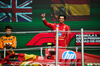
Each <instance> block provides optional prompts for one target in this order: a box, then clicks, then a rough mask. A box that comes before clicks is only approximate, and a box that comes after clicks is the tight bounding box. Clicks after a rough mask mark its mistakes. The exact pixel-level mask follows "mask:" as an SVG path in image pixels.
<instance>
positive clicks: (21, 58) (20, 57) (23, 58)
mask: <svg viewBox="0 0 100 66" xmlns="http://www.w3.org/2000/svg"><path fill="white" fill-rule="evenodd" d="M36 57H37V56H36V55H34V54H22V53H19V54H18V60H19V61H26V60H29V59H32V60H35V59H36Z"/></svg>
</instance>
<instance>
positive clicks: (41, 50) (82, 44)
mask: <svg viewBox="0 0 100 66" xmlns="http://www.w3.org/2000/svg"><path fill="white" fill-rule="evenodd" d="M43 32H56V47H55V46H54V47H36V48H24V49H13V50H14V51H20V50H21V51H22V50H37V49H40V55H41V56H43V49H44V48H56V62H55V63H56V66H58V48H75V49H76V52H78V50H79V49H81V52H82V66H84V50H90V49H84V48H100V47H99V46H98V47H92V46H88V47H87V46H85V47H84V40H83V35H84V33H83V32H89V31H88V30H87V31H83V28H82V29H81V47H79V46H76V47H58V44H59V43H58V33H59V32H68V31H59V30H58V29H57V30H56V31H51V30H49V31H26V32H12V34H28V33H43ZM71 32H80V31H71ZM90 32H92V31H90ZM93 32H95V31H93ZM96 32H97V31H96ZM0 34H6V32H0ZM7 50H8V49H6V48H4V50H0V51H4V58H5V57H6V51H7ZM9 50H11V49H9ZM97 50H100V49H97Z"/></svg>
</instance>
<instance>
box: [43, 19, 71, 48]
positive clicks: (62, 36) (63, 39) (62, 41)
mask: <svg viewBox="0 0 100 66" xmlns="http://www.w3.org/2000/svg"><path fill="white" fill-rule="evenodd" d="M43 22H44V24H45V25H46V26H48V27H50V28H52V29H53V30H56V29H57V28H58V29H59V30H60V31H68V32H60V33H58V35H59V44H58V45H59V46H61V47H66V46H68V44H69V41H70V27H69V26H68V25H66V24H64V23H58V24H56V23H49V22H47V21H46V19H45V20H43ZM54 44H55V45H56V33H54Z"/></svg>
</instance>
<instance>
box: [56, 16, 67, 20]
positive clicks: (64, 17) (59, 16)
mask: <svg viewBox="0 0 100 66" xmlns="http://www.w3.org/2000/svg"><path fill="white" fill-rule="evenodd" d="M60 16H63V17H64V20H66V16H65V15H59V16H58V19H60Z"/></svg>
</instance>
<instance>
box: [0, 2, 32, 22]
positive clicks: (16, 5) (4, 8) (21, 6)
mask: <svg viewBox="0 0 100 66" xmlns="http://www.w3.org/2000/svg"><path fill="white" fill-rule="evenodd" d="M31 4H32V0H6V1H5V0H0V22H32V6H31Z"/></svg>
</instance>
